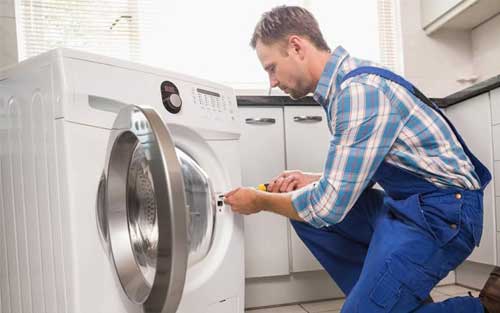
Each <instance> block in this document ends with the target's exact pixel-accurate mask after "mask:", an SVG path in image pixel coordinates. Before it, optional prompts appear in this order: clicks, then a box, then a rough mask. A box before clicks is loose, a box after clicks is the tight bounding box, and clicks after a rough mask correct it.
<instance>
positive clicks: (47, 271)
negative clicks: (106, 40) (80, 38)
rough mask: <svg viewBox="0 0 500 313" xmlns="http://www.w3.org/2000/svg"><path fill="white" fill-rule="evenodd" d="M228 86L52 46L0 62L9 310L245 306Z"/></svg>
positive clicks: (2, 272) (1, 254) (3, 270)
mask: <svg viewBox="0 0 500 313" xmlns="http://www.w3.org/2000/svg"><path fill="white" fill-rule="evenodd" d="M239 125H240V123H239V119H238V115H237V108H236V98H235V95H234V91H233V90H232V89H231V88H229V87H226V86H223V85H220V84H216V83H213V82H210V81H206V80H202V79H198V78H195V77H192V76H188V75H182V74H178V73H173V72H169V71H165V70H160V69H156V68H152V67H148V66H143V65H139V64H135V63H131V62H127V61H122V60H116V59H113V58H108V57H103V56H99V55H94V54H88V53H83V52H79V51H74V50H66V49H57V50H53V51H50V52H47V53H45V54H42V55H39V56H37V57H34V58H31V59H28V60H26V61H23V62H21V63H19V64H17V65H15V66H13V67H9V68H6V69H3V70H0V162H1V163H0V177H1V183H0V188H1V193H0V197H1V198H0V223H1V224H0V286H1V290H0V301H1V302H0V303H1V304H0V307H1V310H0V311H1V312H15V313H18V312H23V313H24V312H37V313H38V312H47V313H55V312H60V313H68V312H81V313H90V312H102V313H112V312H116V313H119V312H120V313H121V312H129V313H135V312H151V313H152V312H166V313H173V312H179V313H207V312H208V313H240V312H241V313H242V312H243V307H244V298H243V297H244V255H243V230H242V227H243V226H242V225H243V224H242V218H241V216H238V215H235V214H233V213H232V211H231V209H230V207H228V206H226V205H225V204H224V202H223V201H222V195H223V193H224V192H226V191H228V190H230V189H231V188H234V187H237V186H239V185H240V182H241V176H240V164H239V152H238V144H239V136H240V128H239Z"/></svg>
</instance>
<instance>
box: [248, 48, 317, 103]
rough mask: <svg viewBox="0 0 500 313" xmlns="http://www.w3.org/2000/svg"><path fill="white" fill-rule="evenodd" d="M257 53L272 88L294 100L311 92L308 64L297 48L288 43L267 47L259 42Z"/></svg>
mask: <svg viewBox="0 0 500 313" xmlns="http://www.w3.org/2000/svg"><path fill="white" fill-rule="evenodd" d="M255 51H256V52H257V56H258V58H259V60H260V63H261V64H262V67H263V68H264V70H265V71H266V72H267V74H268V76H269V82H270V84H271V86H272V87H279V88H280V89H281V90H283V91H284V92H285V93H287V94H288V95H289V96H290V97H292V98H294V99H299V98H302V97H305V96H306V95H307V94H308V93H309V92H310V91H311V88H312V87H311V86H310V79H309V75H308V71H307V68H306V63H305V62H304V60H303V58H301V56H300V55H299V52H298V51H297V47H293V46H290V45H289V44H288V42H284V43H283V42H278V43H274V44H270V45H266V44H264V43H262V42H261V41H260V40H259V41H257V45H256V46H255Z"/></svg>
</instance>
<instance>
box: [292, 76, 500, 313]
mask: <svg viewBox="0 0 500 313" xmlns="http://www.w3.org/2000/svg"><path fill="white" fill-rule="evenodd" d="M360 74H376V75H379V76H381V77H383V78H385V79H388V80H391V81H394V82H396V83H398V84H400V85H401V86H403V87H405V88H406V89H408V90H409V91H410V92H411V93H412V94H414V95H415V96H417V97H418V98H419V99H421V101H423V102H424V103H427V104H428V105H431V106H432V107H434V108H435V109H436V111H437V112H439V114H441V116H443V117H444V119H445V120H446V121H447V122H448V124H449V125H450V127H451V129H452V130H453V131H454V133H455V135H456V136H457V138H458V140H459V142H460V143H461V145H462V147H463V149H464V150H465V153H466V154H467V156H468V157H469V158H470V160H471V162H472V164H473V165H474V167H475V171H476V174H477V175H478V177H479V179H480V183H481V189H480V190H464V189H460V188H446V189H443V188H439V187H436V186H435V185H433V184H432V183H430V182H428V181H426V180H424V179H423V178H421V177H419V176H417V175H415V174H413V173H411V172H409V171H406V170H404V169H401V168H399V167H396V166H394V165H391V164H389V163H387V162H385V161H384V162H382V164H381V165H380V167H379V168H378V169H377V171H376V172H375V175H374V176H373V177H372V181H373V182H377V183H378V184H379V185H380V186H382V188H383V189H384V191H385V192H384V191H381V190H377V189H373V188H371V187H368V188H366V189H365V190H364V192H363V193H362V194H361V196H360V198H359V199H358V200H357V202H356V204H355V205H354V207H353V208H352V209H351V211H350V212H349V213H348V215H347V216H346V218H345V219H344V220H343V221H342V222H341V223H339V224H336V225H333V226H329V227H324V228H321V229H316V228H314V227H312V226H310V225H308V224H306V223H303V222H297V221H292V222H291V223H292V225H293V227H294V228H295V230H296V232H297V234H298V235H299V237H300V238H301V239H302V240H303V241H304V243H305V244H306V246H307V247H308V248H309V249H310V250H311V252H312V253H313V254H314V256H315V257H316V258H317V259H318V261H319V262H320V263H321V264H322V265H323V267H324V268H325V270H326V271H327V272H328V273H329V275H330V276H331V277H332V278H333V280H334V281H335V282H336V283H337V285H338V286H339V287H340V288H341V289H342V291H343V292H344V293H345V294H346V296H347V299H346V302H345V304H344V306H343V308H342V311H341V312H344V313H357V312H360V313H378V312H398V313H406V312H418V313H431V312H464V313H476V312H477V313H483V312H484V309H483V307H482V305H481V303H480V302H479V300H478V299H477V298H473V297H469V296H464V297H456V298H452V299H448V300H446V301H444V302H440V303H430V304H424V303H423V301H424V300H425V299H426V298H427V297H428V296H429V293H430V291H431V290H432V289H433V287H434V286H435V285H436V284H437V283H438V282H439V281H440V280H441V279H443V278H444V277H446V275H447V274H448V273H449V272H450V271H451V270H453V269H455V268H456V267H457V266H458V265H459V264H460V263H462V262H463V261H464V260H465V259H466V258H467V257H468V256H469V255H470V254H471V253H472V250H473V249H474V247H475V246H477V245H478V244H479V241H480V239H481V234H482V228H483V191H484V188H485V187H486V185H487V184H488V183H489V181H490V180H491V175H490V173H489V171H488V169H487V168H486V167H485V166H484V165H483V164H482V163H481V162H480V161H479V160H478V159H477V158H476V157H475V156H474V155H473V154H472V153H471V152H470V151H469V149H468V148H467V146H466V145H465V143H464V141H463V140H462V138H461V137H460V135H459V134H458V132H457V131H456V130H455V128H454V127H453V125H452V124H451V123H450V122H449V121H448V119H447V118H446V116H444V114H443V113H442V112H441V111H440V110H439V109H437V108H436V107H435V106H434V104H432V102H430V101H429V100H428V99H427V98H425V97H424V96H423V95H422V94H421V93H420V92H419V91H418V90H417V89H416V88H415V87H413V86H412V85H411V84H410V83H409V82H407V81H406V80H404V79H403V78H402V77H400V76H398V75H396V74H394V73H392V72H390V71H387V70H384V69H380V68H374V67H360V68H357V69H355V70H354V71H352V72H350V73H348V74H347V75H346V76H345V77H344V80H346V79H348V78H350V77H353V76H356V75H360Z"/></svg>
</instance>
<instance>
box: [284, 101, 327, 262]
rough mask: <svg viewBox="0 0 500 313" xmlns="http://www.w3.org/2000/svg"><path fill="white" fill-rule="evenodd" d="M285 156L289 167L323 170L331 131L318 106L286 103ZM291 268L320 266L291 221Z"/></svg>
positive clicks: (321, 109)
mask: <svg viewBox="0 0 500 313" xmlns="http://www.w3.org/2000/svg"><path fill="white" fill-rule="evenodd" d="M285 137H286V141H285V142H286V160H287V168H288V169H289V170H293V169H298V170H302V171H306V172H322V171H323V166H324V162H325V159H326V154H327V152H328V145H329V143H330V131H329V130H328V126H327V122H326V116H325V113H324V111H323V108H321V107H319V106H318V107H312V106H308V107H285ZM290 249H291V257H292V260H291V263H292V272H303V271H313V270H320V269H322V266H321V265H320V264H319V262H318V261H317V260H316V259H315V258H314V256H313V255H312V254H311V252H310V251H309V249H307V247H306V246H305V245H304V243H303V242H302V240H301V239H300V238H299V237H298V236H297V233H296V232H295V230H294V229H293V227H292V226H291V225H290Z"/></svg>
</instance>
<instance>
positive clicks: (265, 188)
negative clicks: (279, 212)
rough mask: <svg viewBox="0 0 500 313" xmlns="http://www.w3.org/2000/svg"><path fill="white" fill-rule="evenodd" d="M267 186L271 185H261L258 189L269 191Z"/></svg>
mask: <svg viewBox="0 0 500 313" xmlns="http://www.w3.org/2000/svg"><path fill="white" fill-rule="evenodd" d="M267 186H269V184H259V185H258V186H257V188H256V189H257V190H260V191H267Z"/></svg>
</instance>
